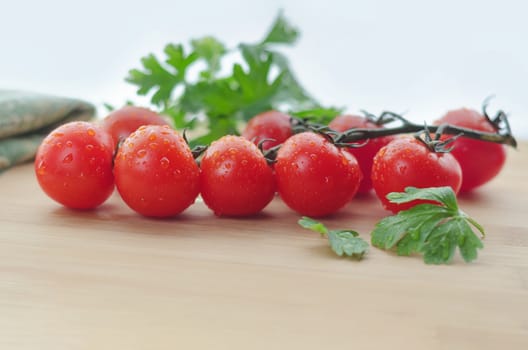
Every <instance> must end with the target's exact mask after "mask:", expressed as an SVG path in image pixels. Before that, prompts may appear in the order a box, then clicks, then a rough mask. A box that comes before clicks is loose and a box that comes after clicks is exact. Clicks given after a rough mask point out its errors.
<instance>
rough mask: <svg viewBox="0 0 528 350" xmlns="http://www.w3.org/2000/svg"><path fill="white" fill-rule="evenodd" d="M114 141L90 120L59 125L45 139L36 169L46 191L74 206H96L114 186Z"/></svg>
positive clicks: (106, 196)
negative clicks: (89, 121)
mask: <svg viewBox="0 0 528 350" xmlns="http://www.w3.org/2000/svg"><path fill="white" fill-rule="evenodd" d="M113 153H114V147H113V141H112V138H111V137H110V135H108V134H107V133H106V132H105V131H104V130H102V129H101V128H100V127H98V126H96V125H93V124H91V123H87V122H71V123H67V124H64V125H62V126H59V127H58V128H57V129H55V130H54V131H52V132H51V133H50V134H49V135H48V136H47V137H46V138H45V139H44V141H43V142H42V144H41V145H40V147H39V148H38V150H37V155H36V158H35V173H36V175H37V180H38V182H39V184H40V187H41V188H42V189H43V190H44V192H45V193H46V194H47V195H48V196H49V197H51V198H52V199H54V200H55V201H57V202H59V203H60V204H62V205H64V206H66V207H68V208H73V209H93V208H95V207H97V206H99V205H100V204H102V203H103V202H104V201H105V200H106V199H107V198H108V197H109V196H110V195H111V194H112V191H113V190H114V176H113V174H112V156H113Z"/></svg>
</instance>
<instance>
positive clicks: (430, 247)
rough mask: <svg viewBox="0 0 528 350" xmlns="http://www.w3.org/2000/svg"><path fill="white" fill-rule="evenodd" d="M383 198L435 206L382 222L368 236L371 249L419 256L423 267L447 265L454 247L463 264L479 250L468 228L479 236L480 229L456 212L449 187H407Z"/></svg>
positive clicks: (460, 212) (480, 227)
mask: <svg viewBox="0 0 528 350" xmlns="http://www.w3.org/2000/svg"><path fill="white" fill-rule="evenodd" d="M387 198H388V199H389V200H390V201H391V202H393V203H407V202H410V201H414V200H430V201H434V202H436V203H438V205H435V204H429V203H425V204H419V205H416V206H414V207H412V208H410V209H408V210H403V211H400V212H399V213H398V214H396V215H393V216H389V217H386V218H384V219H382V220H381V221H380V222H379V223H377V224H376V227H375V228H374V230H373V231H372V233H371V242H372V245H374V246H375V247H378V248H381V249H393V248H396V251H397V253H398V255H410V254H413V253H421V254H423V257H424V261H425V262H426V263H427V264H447V263H449V262H450V261H451V260H452V259H453V256H454V254H455V250H456V248H457V247H458V250H459V251H460V254H461V255H462V258H463V259H464V261H466V262H471V261H473V260H475V259H476V258H477V249H481V248H483V244H482V241H481V239H480V238H479V237H478V236H477V235H476V234H475V232H474V231H473V229H472V228H471V226H473V227H475V228H476V229H477V230H478V231H479V232H480V234H481V235H482V236H484V229H483V228H482V226H480V225H479V224H478V223H477V222H475V220H473V219H472V218H470V217H469V216H467V215H466V214H465V213H464V212H463V211H461V210H460V209H459V207H458V204H457V201H456V196H455V193H454V192H453V190H452V189H451V187H431V188H423V189H418V188H414V187H407V188H406V189H405V192H393V193H390V194H388V195H387Z"/></svg>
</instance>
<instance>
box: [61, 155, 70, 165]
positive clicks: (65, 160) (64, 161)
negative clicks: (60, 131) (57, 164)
mask: <svg viewBox="0 0 528 350" xmlns="http://www.w3.org/2000/svg"><path fill="white" fill-rule="evenodd" d="M72 160H73V154H71V153H68V155H66V157H64V158H63V159H62V162H63V163H66V164H68V163H71V162H72Z"/></svg>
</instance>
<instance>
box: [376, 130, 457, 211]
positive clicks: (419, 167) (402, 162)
mask: <svg viewBox="0 0 528 350" xmlns="http://www.w3.org/2000/svg"><path fill="white" fill-rule="evenodd" d="M461 183H462V170H461V169H460V165H459V164H458V162H457V160H456V159H455V157H453V156H452V155H451V154H449V153H436V152H434V151H431V150H430V149H429V148H428V147H427V146H426V145H424V144H423V143H422V142H421V141H419V140H416V139H415V138H412V137H402V138H397V139H395V140H393V141H392V142H390V143H389V144H388V145H387V146H385V147H383V148H382V149H380V150H379V152H378V153H377V154H376V156H375V157H374V164H373V166H372V184H373V186H374V190H375V191H376V194H377V196H378V197H379V199H380V200H381V203H382V204H383V206H384V207H385V209H387V210H391V211H392V212H394V213H397V212H398V211H400V210H405V209H409V208H410V207H413V206H415V205H416V204H420V203H424V202H423V201H412V202H409V203H405V204H394V203H390V202H389V200H388V199H387V198H386V195H387V194H389V193H390V192H403V191H404V190H405V188H406V187H409V186H412V187H418V188H426V187H440V186H450V187H451V188H452V189H453V191H455V193H458V191H459V190H460V184H461Z"/></svg>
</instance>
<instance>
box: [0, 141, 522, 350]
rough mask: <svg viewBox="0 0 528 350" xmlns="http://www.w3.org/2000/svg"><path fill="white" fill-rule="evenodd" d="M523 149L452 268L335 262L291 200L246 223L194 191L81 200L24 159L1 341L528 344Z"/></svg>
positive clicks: (14, 180) (357, 211)
mask: <svg viewBox="0 0 528 350" xmlns="http://www.w3.org/2000/svg"><path fill="white" fill-rule="evenodd" d="M527 146H528V144H527V143H522V144H521V146H520V149H519V150H518V151H514V150H509V151H510V152H509V159H508V162H507V165H506V168H505V169H504V171H503V172H502V173H501V175H500V176H499V177H498V178H497V179H496V180H494V181H493V182H491V183H490V184H488V186H486V187H485V188H482V189H481V190H480V191H478V192H476V193H475V194H473V195H471V196H467V197H464V198H462V199H461V200H460V202H461V207H462V208H463V209H464V210H465V211H466V212H467V213H468V214H470V215H471V216H473V217H474V218H475V219H477V221H479V222H480V223H482V224H483V226H484V227H485V228H486V229H487V232H488V235H487V237H486V239H485V241H484V244H485V248H484V250H482V251H481V252H480V256H479V258H478V260H477V261H476V262H475V263H471V264H464V263H463V262H462V261H461V259H460V258H458V257H457V259H456V260H455V262H454V263H453V264H452V265H450V266H428V265H425V264H424V263H423V262H422V260H421V259H420V257H398V256H396V255H394V254H392V253H387V252H385V251H380V250H378V249H376V248H372V249H371V251H370V253H369V254H368V255H367V256H366V258H365V259H364V260H363V261H360V262H358V261H352V260H349V259H345V258H338V257H336V256H335V255H334V254H333V253H332V252H331V251H330V249H329V247H328V245H327V242H326V241H325V240H324V239H321V238H319V237H318V236H317V234H315V233H311V232H308V231H306V230H303V229H301V228H300V227H298V226H297V224H296V221H297V219H298V215H296V214H294V213H293V212H291V211H290V210H289V209H288V208H286V207H285V206H284V205H283V204H282V203H281V202H280V201H279V200H275V201H274V202H273V203H272V204H271V205H270V206H269V207H268V208H267V209H266V210H265V212H264V213H263V214H262V215H260V216H258V217H255V218H250V219H226V218H216V217H214V216H213V215H212V213H211V212H210V211H209V210H208V209H207V208H206V207H205V206H204V205H203V203H196V204H195V205H194V206H192V207H191V208H190V209H188V210H187V211H186V212H185V214H184V215H182V216H180V217H179V218H176V219H172V220H151V219H146V218H142V217H140V216H138V215H136V214H135V213H133V212H132V211H131V210H129V209H128V208H127V207H126V206H125V205H124V204H123V203H122V202H121V201H120V198H119V197H118V196H117V195H116V194H114V196H113V197H112V198H111V199H110V200H109V201H108V202H107V203H106V204H104V205H103V206H102V207H101V208H100V209H99V210H96V211H93V212H76V211H70V210H67V209H65V208H62V207H60V206H58V205H56V204H55V203H54V202H52V201H51V200H49V199H48V198H47V197H45V195H44V194H43V193H42V192H41V191H40V189H39V188H38V185H37V183H36V180H35V178H34V175H33V169H32V166H31V165H25V166H20V167H16V168H14V169H11V170H9V171H7V172H5V173H3V174H1V175H0V198H1V204H0V205H1V207H0V349H39V350H44V349H53V350H58V349H68V350H70V349H112V350H116V349H127V350H129V349H332V348H336V349H337V348H345V347H346V348H357V349H387V348H391V349H403V348H405V349H479V350H482V349H499V348H500V349H528V176H527V173H528V157H527V154H526V147H527ZM387 214H388V213H387V212H385V211H384V210H383V209H382V208H381V206H380V205H379V203H378V201H377V199H376V198H375V197H374V196H370V197H367V198H360V199H355V200H354V201H353V202H352V203H351V204H350V205H349V206H348V207H347V208H346V209H345V210H343V211H342V212H340V213H339V214H338V215H335V216H334V217H332V218H329V219H327V220H325V223H327V224H328V225H329V226H330V227H333V228H354V229H356V230H358V231H359V232H360V233H361V234H362V236H363V237H364V238H366V239H368V238H369V232H370V231H371V230H372V228H373V226H374V223H375V222H377V221H378V220H380V219H381V218H382V217H384V216H385V215H387Z"/></svg>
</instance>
